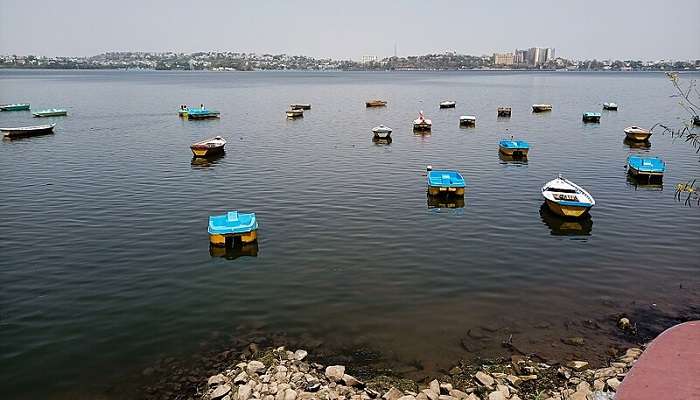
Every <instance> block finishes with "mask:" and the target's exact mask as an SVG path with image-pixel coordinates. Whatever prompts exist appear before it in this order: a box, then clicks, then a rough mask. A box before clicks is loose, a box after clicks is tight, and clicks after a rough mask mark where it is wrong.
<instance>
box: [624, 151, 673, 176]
mask: <svg viewBox="0 0 700 400" xmlns="http://www.w3.org/2000/svg"><path fill="white" fill-rule="evenodd" d="M665 171H666V163H665V162H664V160H662V159H660V158H659V157H643V156H639V155H630V156H629V157H627V172H629V173H630V175H634V176H636V177H645V178H648V179H651V178H658V179H662V178H663V176H664V172H665Z"/></svg>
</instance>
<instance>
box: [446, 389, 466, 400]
mask: <svg viewBox="0 0 700 400" xmlns="http://www.w3.org/2000/svg"><path fill="white" fill-rule="evenodd" d="M449 395H450V396H452V397H454V398H455V399H457V400H464V399H466V398H467V397H469V395H468V394H467V393H466V392H463V391H461V390H459V389H452V390H450V393H449Z"/></svg>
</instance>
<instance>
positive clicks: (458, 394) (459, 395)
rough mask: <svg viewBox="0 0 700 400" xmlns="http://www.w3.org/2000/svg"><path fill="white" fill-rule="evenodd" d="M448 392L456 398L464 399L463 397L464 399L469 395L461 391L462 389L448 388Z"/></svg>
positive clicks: (458, 399)
mask: <svg viewBox="0 0 700 400" xmlns="http://www.w3.org/2000/svg"><path fill="white" fill-rule="evenodd" d="M449 394H450V396H452V397H454V398H456V399H457V400H464V399H466V398H467V397H469V395H468V394H467V393H465V392H463V391H461V390H458V389H452V390H450V393H449ZM416 399H417V398H416Z"/></svg>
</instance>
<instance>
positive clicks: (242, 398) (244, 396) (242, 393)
mask: <svg viewBox="0 0 700 400" xmlns="http://www.w3.org/2000/svg"><path fill="white" fill-rule="evenodd" d="M251 394H253V388H252V387H251V386H250V385H249V384H247V383H246V384H245V385H242V386H239V387H238V400H248V399H249V398H250V395H251Z"/></svg>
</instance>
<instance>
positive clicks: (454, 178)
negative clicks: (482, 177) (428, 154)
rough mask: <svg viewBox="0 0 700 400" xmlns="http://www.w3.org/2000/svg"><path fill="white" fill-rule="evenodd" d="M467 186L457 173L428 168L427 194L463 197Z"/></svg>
mask: <svg viewBox="0 0 700 400" xmlns="http://www.w3.org/2000/svg"><path fill="white" fill-rule="evenodd" d="M466 186H467V184H466V182H465V181H464V178H463V177H462V174H460V173H459V172H458V171H453V170H447V169H436V170H433V169H432V168H431V167H428V194H429V195H431V196H436V195H440V194H454V195H456V196H464V190H465V188H466Z"/></svg>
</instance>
